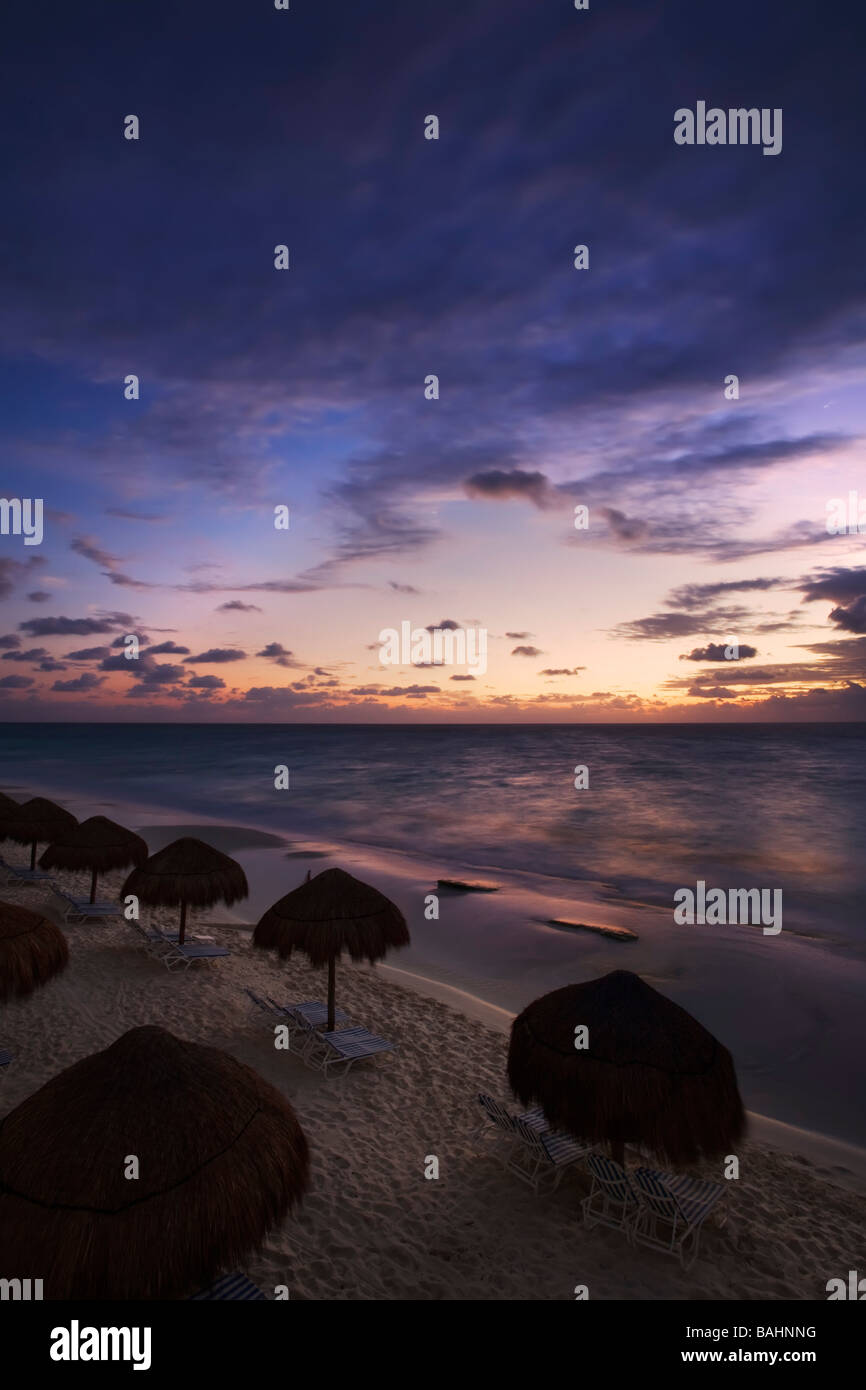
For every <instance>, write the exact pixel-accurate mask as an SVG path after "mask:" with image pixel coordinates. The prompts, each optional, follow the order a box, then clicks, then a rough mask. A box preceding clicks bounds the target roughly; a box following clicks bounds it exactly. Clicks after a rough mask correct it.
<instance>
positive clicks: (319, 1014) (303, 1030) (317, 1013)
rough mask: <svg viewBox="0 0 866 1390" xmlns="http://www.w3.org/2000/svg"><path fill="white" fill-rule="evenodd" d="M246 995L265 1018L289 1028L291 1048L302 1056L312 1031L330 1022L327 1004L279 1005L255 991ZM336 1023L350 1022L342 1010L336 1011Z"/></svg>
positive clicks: (267, 996) (249, 991)
mask: <svg viewBox="0 0 866 1390" xmlns="http://www.w3.org/2000/svg"><path fill="white" fill-rule="evenodd" d="M245 993H246V994H247V995H248V996H249V998H250V999H251V1001H252V1003H253V1004H254V1005H255V1007H256V1009H257V1010H258V1012H259V1013H260V1014H261V1015H262V1016H263V1017H264V1018H267V1019H268V1021H269V1022H271V1023H281V1024H283V1025H284V1027H286V1028H288V1030H289V1046H290V1047H291V1048H292V1049H293V1051H295V1052H298V1053H300V1054H301V1056H303V1054H304V1052H305V1051H306V1049H307V1046H308V1043H309V1033H310V1031H311V1029H313V1028H317V1027H321V1025H322V1024H323V1023H327V1021H328V1006H327V1004H319V1003H316V1002H315V1001H313V1000H307V1001H305V1002H304V1003H302V1004H278V1003H277V1002H276V1000H275V999H272V998H271V997H270V995H269V994H256V992H255V990H253V989H245ZM334 1022H335V1023H348V1022H349V1020H348V1017H347V1016H346V1014H344V1013H343V1010H342V1009H335V1011H334Z"/></svg>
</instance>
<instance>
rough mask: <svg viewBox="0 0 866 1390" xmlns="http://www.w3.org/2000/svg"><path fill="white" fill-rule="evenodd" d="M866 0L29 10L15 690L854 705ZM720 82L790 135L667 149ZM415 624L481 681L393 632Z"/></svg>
mask: <svg viewBox="0 0 866 1390" xmlns="http://www.w3.org/2000/svg"><path fill="white" fill-rule="evenodd" d="M842 12H843V11H842V8H841V7H830V9H828V10H823V11H820V10H817V9H816V8H815V7H814V5H812V4H808V5H807V4H800V3H790V0H788V2H786V3H783V0H770V3H763V4H760V5H757V6H756V4H755V3H754V0H746V2H745V3H743V0H734V2H733V3H731V4H728V5H725V6H722V7H719V6H712V5H708V4H701V3H695V0H684V3H649V0H625V2H624V3H614V0H598V2H597V3H596V0H592V6H591V9H590V10H589V11H576V10H575V9H574V8H573V6H572V5H571V4H570V0H525V3H518V0H438V2H437V3H436V4H427V3H422V2H421V0H418V3H414V2H412V3H410V2H409V0H369V3H363V4H360V3H349V2H348V0H334V3H327V0H292V5H291V9H290V10H289V11H288V12H282V11H276V10H275V9H274V7H273V4H272V3H271V0H237V3H228V2H227V0H218V2H216V3H209V4H206V3H198V4H191V3H190V4H181V5H178V4H176V3H170V4H169V3H160V2H159V0H148V3H144V4H136V5H131V4H120V3H118V0H111V3H104V4H93V3H86V0H85V2H84V3H76V4H74V5H69V4H61V3H48V4H32V5H29V6H25V5H15V6H13V7H12V10H11V12H10V15H9V16H8V17H7V20H6V33H5V40H4V49H5V53H4V59H3V64H4V80H3V83H2V86H0V118H2V119H0V146H2V163H3V182H2V188H3V202H4V212H3V214H2V257H0V261H2V266H3V270H2V275H3V285H2V294H0V393H2V399H3V412H2V441H0V442H2V460H3V462H2V471H0V496H4V497H6V498H42V499H43V500H44V507H45V534H44V540H43V542H42V544H41V545H39V546H32V547H28V546H25V545H24V543H23V538H22V537H21V536H15V535H6V536H2V537H0V600H2V607H3V616H2V619H0V718H2V719H56V720H64V719H75V720H82V719H96V718H98V719H102V718H105V719H129V720H149V719H189V720H199V719H201V720H207V719H229V720H238V719H244V720H281V719H290V720H316V719H322V720H327V721H334V720H350V721H357V720H389V719H395V720H406V719H412V720H434V721H438V720H444V721H448V720H466V721H471V720H481V721H484V720H496V721H509V720H523V719H525V720H533V721H535V720H542V721H543V720H578V719H579V720H582V719H587V720H623V719H650V720H658V719H686V720H702V719H726V720H727V719H756V718H758V719H863V718H866V554H864V544H866V535H858V534H856V532H855V533H854V534H846V535H831V534H829V533H828V530H827V524H826V522H827V507H828V503H830V502H831V500H832V499H834V498H847V496H848V494H849V493H850V492H851V491H856V492H857V493H858V494H859V499H860V504H861V505H862V507H863V516H864V532H866V467H864V453H863V437H864V434H866V393H864V362H866V348H864V337H866V334H864V329H866V312H864V310H866V272H864V265H866V259H864V251H863V228H864V213H866V206H864V205H866V194H864V183H863V177H862V167H863V147H864V146H863V140H864V131H863V115H862V112H863V88H862V53H861V52H860V51H859V48H858V45H857V44H856V43H854V42H853V41H852V36H851V34H850V33H848V32H847V31H846V28H845V22H844V20H843V18H842V17H841V16H842ZM698 100H705V101H706V102H707V103H708V105H710V106H719V107H722V108H728V107H741V106H742V107H759V108H764V107H767V108H781V109H782V111H783V148H782V151H781V153H780V154H778V155H777V156H770V157H768V156H765V155H764V154H763V153H762V150H761V147H760V146H743V147H708V146H702V147H701V146H694V147H682V146H678V145H676V144H675V143H674V139H673V132H674V112H675V110H676V109H678V108H681V107H691V108H693V107H694V106H695V104H696V102H697V101H698ZM129 114H135V115H137V116H138V117H139V120H140V125H141V132H140V139H139V140H138V141H128V140H126V139H124V134H123V130H124V117H126V116H127V115H129ZM431 114H435V115H436V116H438V118H439V121H440V139H439V140H438V141H433V140H426V139H425V138H424V120H425V117H426V116H428V115H431ZM283 243H284V244H286V245H288V247H289V250H290V261H291V268H290V269H289V270H287V271H278V270H276V269H275V268H274V247H275V246H276V245H278V244H283ZM579 243H583V244H586V245H588V247H589V251H590V266H589V269H588V270H584V271H578V270H575V269H574V264H573V259H574V258H573V248H574V247H575V245H577V244H579ZM130 373H134V374H136V375H137V376H138V377H139V378H140V382H141V388H140V389H141V397H140V400H138V401H127V400H125V399H124V386H123V383H124V378H125V377H126V376H127V375H128V374H130ZM433 373H435V374H436V375H438V377H439V381H440V398H439V399H438V400H427V399H425V395H424V381H425V377H427V376H428V375H429V374H433ZM732 373H734V374H736V375H737V376H738V377H739V382H740V397H739V399H738V400H726V399H725V396H724V383H725V377H726V376H728V375H729V374H732ZM280 504H284V505H286V506H288V507H289V508H290V512H291V526H290V529H289V530H288V531H278V530H276V529H275V528H274V524H273V514H274V508H275V507H276V506H278V505H280ZM578 504H583V505H585V506H588V508H589V516H590V524H589V528H588V530H585V531H576V530H575V528H574V524H573V520H574V508H575V506H576V505H578ZM853 521H854V523H855V525H856V521H857V517H856V515H855V516H854V518H853ZM403 621H409V622H411V623H412V625H413V627H418V628H424V627H427V626H429V625H437V624H442V623H443V622H447V623H452V624H455V623H456V624H458V625H460V626H464V627H466V626H475V625H477V626H481V627H483V628H485V629H486V630H487V632H488V634H489V638H488V643H489V655H488V668H487V671H486V672H485V673H484V674H483V675H482V674H478V675H476V676H475V678H474V679H472V680H468V679H465V675H466V673H465V671H462V672H461V671H457V670H456V668H450V667H447V666H441V667H433V668H430V667H413V666H412V665H406V666H396V667H393V666H392V667H385V666H383V665H382V664H381V663H380V661H379V656H378V645H379V644H378V638H379V633H380V631H381V630H382V629H384V628H397V627H399V626H400V623H401V622H403ZM129 632H136V633H138V634H139V635H140V636H141V638H142V644H143V645H142V655H141V658H140V659H139V661H138V662H128V661H125V660H124V658H123V656H122V654H121V650H120V646H119V643H120V642H121V641H122V637H123V635H124V634H126V633H129ZM145 639H146V640H145ZM732 640H735V641H737V642H738V643H739V644H740V648H741V658H740V660H739V661H737V662H732V661H726V660H724V659H721V660H719V659H716V660H714V659H713V658H714V657H715V658H718V657H719V656H720V655H721V651H720V648H721V647H723V646H724V644H725V643H728V642H731V641H732ZM752 652H753V653H754V654H752V655H750V654H749V653H752ZM455 674H458V675H463V677H464V678H463V679H458V680H455V679H454V676H455Z"/></svg>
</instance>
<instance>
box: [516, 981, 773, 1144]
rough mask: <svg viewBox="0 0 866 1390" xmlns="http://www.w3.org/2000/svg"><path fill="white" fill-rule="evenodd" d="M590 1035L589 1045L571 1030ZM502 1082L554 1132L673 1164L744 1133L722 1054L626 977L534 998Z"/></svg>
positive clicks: (667, 1004) (519, 1021) (732, 1076)
mask: <svg viewBox="0 0 866 1390" xmlns="http://www.w3.org/2000/svg"><path fill="white" fill-rule="evenodd" d="M581 1025H583V1026H585V1027H586V1028H587V1029H588V1046H587V1047H586V1048H585V1049H581V1048H578V1047H577V1046H576V1045H575V1041H576V1039H575V1029H576V1028H578V1027H579V1026H581ZM508 1080H509V1082H510V1083H511V1088H512V1090H513V1091H514V1093H515V1095H517V1096H518V1097H519V1099H520V1100H521V1102H522V1103H523V1104H524V1105H531V1104H535V1105H541V1106H542V1108H543V1110H544V1114H545V1117H546V1119H547V1120H548V1122H549V1124H551V1125H552V1126H553V1127H554V1128H556V1129H562V1130H565V1131H566V1132H567V1133H569V1134H572V1135H575V1136H576V1137H579V1138H581V1139H585V1140H589V1141H606V1142H607V1143H609V1144H610V1145H611V1148H612V1152H613V1155H614V1157H615V1158H617V1159H618V1161H619V1162H620V1163H621V1162H622V1161H623V1154H624V1146H625V1144H626V1143H629V1142H632V1143H639V1144H642V1145H644V1146H645V1147H646V1148H649V1149H651V1150H652V1151H653V1152H654V1153H657V1154H658V1155H659V1156H660V1157H663V1158H665V1159H666V1160H668V1161H669V1162H670V1163H672V1164H674V1165H678V1164H685V1163H693V1162H695V1161H696V1160H697V1159H698V1158H699V1157H701V1156H702V1155H704V1156H706V1157H714V1156H717V1155H719V1154H723V1153H728V1152H730V1149H731V1146H732V1145H733V1144H734V1143H736V1141H737V1140H738V1139H739V1138H740V1137H741V1135H742V1134H743V1131H744V1129H745V1113H744V1110H743V1102H742V1100H741V1099H740V1092H739V1089H738V1087H737V1077H736V1073H735V1071H734V1063H733V1060H732V1058H731V1054H730V1053H729V1052H728V1050H727V1048H725V1047H723V1046H722V1044H721V1043H719V1042H717V1041H716V1039H715V1038H714V1037H713V1036H712V1034H711V1033H708V1032H707V1030H706V1028H704V1027H702V1025H701V1024H700V1023H698V1022H697V1020H696V1019H694V1018H692V1016H691V1014H689V1013H687V1012H686V1010H685V1009H681V1008H680V1006H679V1005H678V1004H674V1003H673V1002H672V1001H671V1000H670V999H667V998H665V996H664V995H663V994H659V993H658V991H657V990H654V989H653V988H652V987H651V986H650V985H648V984H647V983H646V982H645V981H644V980H642V979H641V978H640V977H639V976H638V975H633V974H632V973H631V971H630V970H614V971H613V972H612V973H611V974H609V975H604V976H602V978H601V979H598V980H589V981H587V982H586V983H585V984H581V985H566V986H565V988H564V989H557V990H554V991H553V992H552V993H551V994H546V995H544V997H543V998H541V999H536V1000H535V1001H534V1003H532V1004H530V1005H529V1006H528V1007H527V1008H525V1009H524V1010H523V1013H521V1014H519V1015H518V1017H517V1018H516V1019H515V1020H514V1023H513V1024H512V1027H511V1044H510V1046H509V1049H508Z"/></svg>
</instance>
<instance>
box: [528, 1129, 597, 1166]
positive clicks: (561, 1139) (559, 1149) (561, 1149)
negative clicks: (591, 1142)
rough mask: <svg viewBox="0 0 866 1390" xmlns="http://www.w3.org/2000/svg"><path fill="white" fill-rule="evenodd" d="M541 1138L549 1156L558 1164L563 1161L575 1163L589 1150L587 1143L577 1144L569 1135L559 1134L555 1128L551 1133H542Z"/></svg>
mask: <svg viewBox="0 0 866 1390" xmlns="http://www.w3.org/2000/svg"><path fill="white" fill-rule="evenodd" d="M539 1138H540V1140H541V1142H542V1144H543V1145H544V1149H545V1152H546V1154H547V1156H548V1158H549V1159H551V1161H552V1162H553V1163H555V1164H557V1166H559V1165H560V1164H562V1163H574V1162H575V1161H576V1160H577V1159H578V1158H583V1156H584V1155H585V1154H586V1152H587V1146H586V1144H577V1143H575V1141H574V1140H573V1139H571V1138H570V1137H569V1135H567V1134H558V1133H557V1132H556V1131H555V1130H551V1131H550V1133H549V1134H540V1135H539Z"/></svg>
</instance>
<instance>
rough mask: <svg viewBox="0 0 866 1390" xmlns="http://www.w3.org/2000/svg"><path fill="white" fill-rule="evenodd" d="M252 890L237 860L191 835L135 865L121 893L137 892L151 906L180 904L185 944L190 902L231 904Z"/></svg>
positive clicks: (181, 935)
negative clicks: (187, 910)
mask: <svg viewBox="0 0 866 1390" xmlns="http://www.w3.org/2000/svg"><path fill="white" fill-rule="evenodd" d="M249 891H250V890H249V888H248V886H247V876H246V874H245V873H244V871H243V869H242V868H241V866H240V864H238V863H237V861H236V860H234V859H230V858H229V856H228V855H227V854H223V853H221V851H220V850H218V849H213V848H212V846H211V845H206V844H205V843H204V841H202V840H194V839H192V838H189V837H187V838H184V839H182V840H173V841H172V843H171V844H170V845H166V846H165V848H164V849H161V850H158V851H157V853H156V854H152V855H151V856H150V858H149V859H148V860H147V862H146V863H144V864H142V865H141V867H140V868H137V869H133V871H132V873H131V874H130V875H129V877H128V879H127V880H126V882H125V883H124V885H123V887H122V888H121V890H120V896H121V898H125V897H126V896H127V895H128V894H129V893H134V894H135V896H136V897H137V898H138V899H139V900H140V901H141V902H143V903H148V904H149V905H150V906H151V907H177V906H180V935H179V938H178V939H179V941H180V944H181V945H183V941H184V937H185V934H186V909H187V907H188V906H190V907H212V906H213V904H214V903H219V902H224V903H225V904H226V906H227V907H231V905H232V903H236V902H239V901H240V899H241V898H245V897H246V896H247V894H248V893H249Z"/></svg>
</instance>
